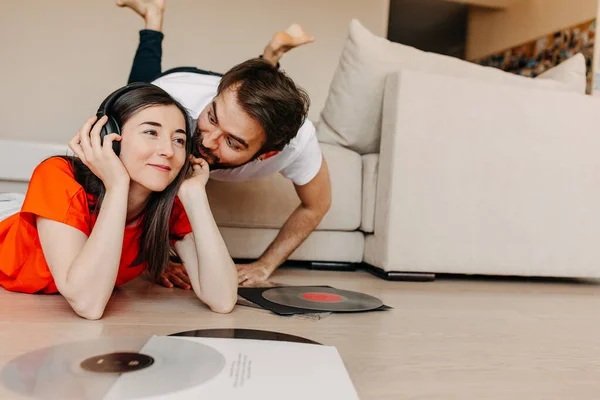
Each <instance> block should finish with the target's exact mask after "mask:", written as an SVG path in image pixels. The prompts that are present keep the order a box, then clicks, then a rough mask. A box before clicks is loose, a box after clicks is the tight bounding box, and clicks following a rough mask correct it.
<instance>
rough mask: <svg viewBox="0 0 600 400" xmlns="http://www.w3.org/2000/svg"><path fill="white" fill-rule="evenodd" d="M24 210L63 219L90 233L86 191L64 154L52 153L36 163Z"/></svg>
mask: <svg viewBox="0 0 600 400" xmlns="http://www.w3.org/2000/svg"><path fill="white" fill-rule="evenodd" d="M21 212H22V213H29V214H33V215H35V216H39V217H43V218H47V219H50V220H53V221H57V222H62V223H63V224H66V225H69V226H72V227H74V228H76V229H79V230H80V231H82V232H83V233H85V234H86V235H88V236H89V234H90V228H91V224H90V213H89V210H88V204H87V196H86V193H85V191H84V190H83V187H82V186H81V185H80V184H79V183H77V181H76V180H75V177H74V175H73V171H72V169H71V163H70V162H69V161H67V160H65V159H63V158H59V157H53V158H50V159H48V160H45V161H44V162H42V163H41V164H40V165H38V166H37V167H36V169H35V170H34V171H33V175H32V176H31V180H30V182H29V187H28V188H27V194H26V195H25V201H24V202H23V207H22V209H21Z"/></svg>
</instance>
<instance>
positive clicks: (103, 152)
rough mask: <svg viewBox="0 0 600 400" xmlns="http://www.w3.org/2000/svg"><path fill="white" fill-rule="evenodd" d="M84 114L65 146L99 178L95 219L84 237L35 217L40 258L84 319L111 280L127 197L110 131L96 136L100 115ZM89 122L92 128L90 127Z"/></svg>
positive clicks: (92, 314)
mask: <svg viewBox="0 0 600 400" xmlns="http://www.w3.org/2000/svg"><path fill="white" fill-rule="evenodd" d="M96 119H97V118H96V116H93V117H92V118H90V119H88V120H87V121H86V123H85V124H84V125H83V127H82V128H81V129H80V130H79V132H78V133H77V135H75V137H74V138H73V139H72V140H71V141H70V142H69V148H70V149H71V150H72V151H73V152H74V153H75V154H76V155H77V156H78V157H79V159H80V160H81V161H82V162H83V163H84V164H85V165H86V166H87V167H88V168H89V169H90V170H91V171H92V172H93V173H94V175H96V176H97V177H98V178H99V179H100V180H102V182H103V183H104V187H105V188H106V193H105V195H104V199H103V201H102V205H101V207H100V211H99V213H98V218H97V220H96V224H95V225H94V228H93V229H92V232H91V234H90V236H89V238H88V237H86V235H85V234H84V233H83V232H80V231H79V230H77V229H75V228H73V227H70V226H67V225H66V224H62V223H60V222H56V221H52V220H48V219H44V218H38V221H37V224H38V235H39V238H40V244H41V246H42V250H43V252H44V257H45V259H46V263H47V264H48V267H49V268H50V272H51V273H52V277H53V278H54V282H55V283H56V287H57V288H58V291H59V292H60V293H61V294H62V295H63V296H64V297H65V298H66V299H67V301H68V302H69V304H70V305H71V307H73V310H74V311H75V312H76V313H77V314H79V315H80V316H82V317H84V318H87V319H99V318H101V317H102V314H103V313H104V308H105V307H106V304H107V303H108V299H109V298H110V295H111V294H112V290H113V288H114V285H115V281H116V278H117V273H118V271H119V264H120V260H121V251H122V248H123V236H124V233H125V220H126V219H127V202H128V197H129V174H128V173H127V170H126V169H125V167H124V166H123V163H121V160H119V158H118V157H117V155H116V154H115V152H114V151H113V147H112V145H113V141H114V140H120V139H121V137H120V136H119V135H117V134H110V135H107V136H106V137H104V142H103V143H102V142H101V140H100V130H101V129H102V126H104V124H105V123H106V120H107V118H106V116H105V117H102V118H101V119H100V120H98V121H97V122H96ZM92 125H93V128H92Z"/></svg>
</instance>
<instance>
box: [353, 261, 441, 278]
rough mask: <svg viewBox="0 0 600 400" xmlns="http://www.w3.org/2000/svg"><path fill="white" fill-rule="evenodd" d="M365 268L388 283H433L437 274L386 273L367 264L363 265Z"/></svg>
mask: <svg viewBox="0 0 600 400" xmlns="http://www.w3.org/2000/svg"><path fill="white" fill-rule="evenodd" d="M363 267H364V269H365V270H367V271H368V272H370V273H371V274H373V275H375V276H377V277H379V278H381V279H385V280H386V281H414V282H431V281H434V280H435V274H432V273H429V272H401V271H384V270H382V269H381V268H377V267H374V266H372V265H371V264H367V263H363Z"/></svg>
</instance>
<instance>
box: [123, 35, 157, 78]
mask: <svg viewBox="0 0 600 400" xmlns="http://www.w3.org/2000/svg"><path fill="white" fill-rule="evenodd" d="M163 38H164V35H163V33H162V32H158V31H152V30H148V29H143V30H141V31H140V43H139V45H138V48H137V51H136V52H135V57H134V58H133V65H132V66H131V72H130V73H129V79H128V80H127V83H132V82H148V83H149V82H152V81H153V80H155V79H156V78H158V77H159V76H160V74H161V61H162V40H163Z"/></svg>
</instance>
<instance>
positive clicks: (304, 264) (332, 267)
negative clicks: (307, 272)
mask: <svg viewBox="0 0 600 400" xmlns="http://www.w3.org/2000/svg"><path fill="white" fill-rule="evenodd" d="M233 261H234V262H235V263H236V264H248V263H251V262H253V261H256V260H252V259H247V258H244V259H242V258H236V259H234V260H233ZM280 268H306V269H314V270H321V271H356V270H358V269H360V268H362V263H351V262H331V261H297V260H287V261H285V262H284V263H283V264H281V267H280Z"/></svg>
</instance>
